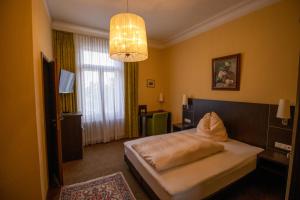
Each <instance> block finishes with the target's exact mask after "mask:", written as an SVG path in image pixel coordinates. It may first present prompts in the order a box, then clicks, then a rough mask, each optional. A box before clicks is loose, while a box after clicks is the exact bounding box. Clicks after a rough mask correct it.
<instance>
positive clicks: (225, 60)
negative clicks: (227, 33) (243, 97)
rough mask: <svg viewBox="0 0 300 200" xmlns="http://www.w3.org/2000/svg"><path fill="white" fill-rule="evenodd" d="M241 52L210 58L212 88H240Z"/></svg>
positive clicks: (236, 89) (237, 89)
mask: <svg viewBox="0 0 300 200" xmlns="http://www.w3.org/2000/svg"><path fill="white" fill-rule="evenodd" d="M240 63H241V54H233V55H229V56H223V57H218V58H213V59H212V90H233V91H234V90H235V91H239V90H240V69H241V66H240Z"/></svg>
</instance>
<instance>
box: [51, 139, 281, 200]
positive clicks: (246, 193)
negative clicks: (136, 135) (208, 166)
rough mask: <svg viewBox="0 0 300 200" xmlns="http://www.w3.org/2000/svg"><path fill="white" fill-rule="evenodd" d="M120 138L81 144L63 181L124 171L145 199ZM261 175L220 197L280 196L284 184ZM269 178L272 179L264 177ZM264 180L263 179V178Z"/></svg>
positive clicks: (262, 199) (264, 199)
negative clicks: (77, 157)
mask: <svg viewBox="0 0 300 200" xmlns="http://www.w3.org/2000/svg"><path fill="white" fill-rule="evenodd" d="M125 141H126V140H119V141H115V142H110V143H106V144H96V145H92V146H89V147H86V148H84V154H83V159H82V160H76V161H70V162H67V163H64V166H63V172H64V183H65V185H70V184H74V183H79V182H83V181H88V180H90V179H94V178H98V177H101V176H106V175H109V174H113V173H115V172H118V171H121V172H123V174H124V176H125V179H126V181H127V183H128V185H129V187H130V188H131V190H132V192H133V194H134V196H135V197H136V199H137V200H148V199H149V197H148V196H147V195H146V193H145V192H144V191H143V189H142V188H141V187H140V186H139V185H138V183H137V182H136V180H135V179H134V177H133V175H132V174H131V172H130V171H129V169H128V167H127V164H126V163H125V161H124V158H123V156H124V146H123V142H125ZM259 177H261V175H259V176H258V177H257V176H251V177H250V178H248V179H244V180H243V181H241V182H240V183H238V184H236V185H237V186H235V187H232V188H230V189H229V190H226V191H225V192H223V193H221V197H218V198H215V199H220V200H221V199H222V200H248V199H249V200H250V199H251V200H281V199H283V197H284V184H282V183H281V182H276V181H274V176H272V175H271V177H268V178H263V179H262V178H259ZM267 180H272V181H267ZM265 181H266V182H265ZM48 199H49V200H57V199H59V189H51V190H50V192H49V196H48Z"/></svg>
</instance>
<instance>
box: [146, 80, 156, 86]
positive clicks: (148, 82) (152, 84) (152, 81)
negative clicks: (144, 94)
mask: <svg viewBox="0 0 300 200" xmlns="http://www.w3.org/2000/svg"><path fill="white" fill-rule="evenodd" d="M147 87H148V88H155V80H153V79H147Z"/></svg>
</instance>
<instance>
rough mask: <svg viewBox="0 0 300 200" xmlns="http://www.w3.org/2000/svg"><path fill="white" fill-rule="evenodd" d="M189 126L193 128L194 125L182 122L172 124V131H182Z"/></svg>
mask: <svg viewBox="0 0 300 200" xmlns="http://www.w3.org/2000/svg"><path fill="white" fill-rule="evenodd" d="M190 128H194V126H193V125H192V124H182V123H177V124H173V132H176V131H183V130H186V129H190Z"/></svg>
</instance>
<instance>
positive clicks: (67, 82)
mask: <svg viewBox="0 0 300 200" xmlns="http://www.w3.org/2000/svg"><path fill="white" fill-rule="evenodd" d="M74 80H75V74H74V73H72V72H69V71H67V70H64V69H62V70H61V71H60V79H59V93H60V94H67V93H73V87H74Z"/></svg>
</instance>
